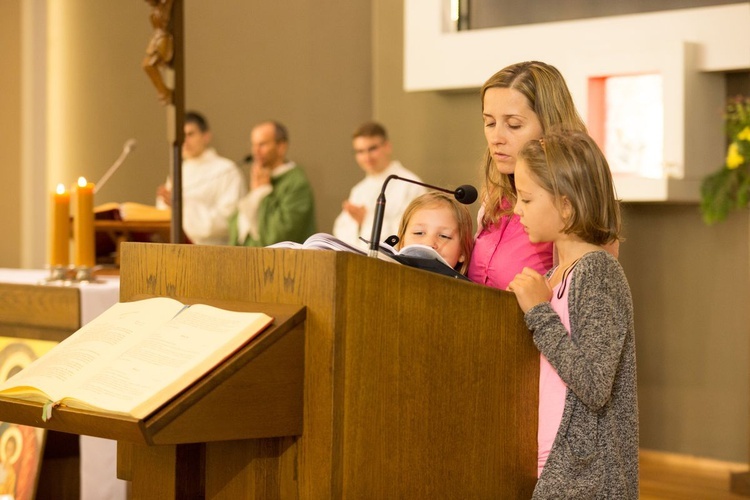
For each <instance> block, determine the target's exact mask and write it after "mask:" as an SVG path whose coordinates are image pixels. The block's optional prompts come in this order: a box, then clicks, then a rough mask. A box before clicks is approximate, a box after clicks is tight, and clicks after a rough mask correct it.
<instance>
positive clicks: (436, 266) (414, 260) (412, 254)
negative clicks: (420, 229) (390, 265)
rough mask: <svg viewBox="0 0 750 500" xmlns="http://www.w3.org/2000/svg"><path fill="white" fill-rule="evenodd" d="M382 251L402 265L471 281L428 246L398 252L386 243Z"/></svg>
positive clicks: (409, 247)
mask: <svg viewBox="0 0 750 500" xmlns="http://www.w3.org/2000/svg"><path fill="white" fill-rule="evenodd" d="M380 251H381V252H382V253H386V254H388V255H390V257H391V258H393V260H395V261H396V262H399V263H401V264H404V265H407V266H411V267H416V268H419V269H424V270H425V271H432V272H434V273H438V274H443V275H445V276H451V277H453V278H458V279H461V280H465V281H469V278H467V277H466V276H464V275H463V274H461V273H459V272H458V271H456V270H455V269H453V268H452V267H451V265H450V264H448V263H447V262H446V261H445V259H444V258H443V256H442V255H440V254H439V253H437V251H436V250H435V249H434V248H432V247H428V246H427V245H419V244H414V245H409V246H405V247H403V248H402V249H400V250H396V249H395V248H393V247H392V246H390V245H388V244H386V243H381V244H380Z"/></svg>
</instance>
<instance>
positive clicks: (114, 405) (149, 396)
mask: <svg viewBox="0 0 750 500" xmlns="http://www.w3.org/2000/svg"><path fill="white" fill-rule="evenodd" d="M272 321H273V318H271V317H270V316H267V315H265V314H263V313H250V312H235V311H227V310H224V309H219V308H217V307H212V306H208V305H204V304H195V305H192V306H186V305H184V304H182V303H181V302H179V301H177V300H175V299H170V298H166V297H156V298H151V299H144V300H140V301H136V302H120V303H118V304H115V305H114V306H112V307H111V308H109V309H107V310H106V311H105V312H104V313H102V314H101V315H100V316H98V317H97V318H95V319H94V320H93V321H91V322H89V323H87V324H86V325H85V326H84V327H83V328H81V329H80V330H78V331H77V332H75V333H74V334H73V335H71V336H70V337H68V338H67V339H65V340H64V341H63V342H61V343H60V344H58V345H57V346H55V347H54V348H53V349H52V350H51V351H49V352H48V353H46V354H45V355H43V356H41V357H40V358H38V359H37V360H35V361H34V362H33V363H31V364H30V365H28V366H27V367H26V368H24V369H23V370H21V371H20V372H18V373H17V374H16V375H14V376H13V377H11V378H9V379H8V380H6V381H5V382H3V383H2V384H0V396H3V397H9V398H17V399H23V400H28V401H35V402H39V403H43V404H44V405H45V407H44V416H43V419H44V420H47V419H48V418H49V417H50V416H51V411H52V408H53V407H55V406H58V405H63V406H68V407H71V408H80V409H86V410H93V411H102V412H107V413H114V414H119V415H126V416H131V417H134V418H137V419H142V418H144V417H147V416H148V415H150V414H151V413H152V412H153V411H155V410H157V409H158V408H160V407H161V406H163V405H164V404H165V403H166V402H168V401H169V400H170V399H172V398H173V397H174V396H176V395H178V394H179V393H180V392H182V391H183V390H184V389H186V388H187V387H189V386H190V385H191V384H192V383H193V382H195V381H197V380H198V379H200V378H201V377H202V376H203V375H205V374H206V373H208V372H209V371H210V370H211V369H213V368H214V367H216V366H218V365H219V364H221V362H222V361H223V360H225V359H226V358H228V357H229V356H230V355H231V354H232V353H234V352H236V351H237V350H238V349H240V348H241V347H242V346H243V345H245V344H246V343H247V342H248V341H249V340H250V339H252V338H253V337H255V336H256V335H258V334H259V333H260V332H261V331H263V330H264V329H265V328H266V327H267V326H268V325H269V324H270V323H271V322H272Z"/></svg>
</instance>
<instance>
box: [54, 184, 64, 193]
mask: <svg viewBox="0 0 750 500" xmlns="http://www.w3.org/2000/svg"><path fill="white" fill-rule="evenodd" d="M55 192H56V193H57V194H65V186H64V185H63V184H58V185H57V188H56V189H55Z"/></svg>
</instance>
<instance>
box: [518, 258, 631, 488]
mask: <svg viewBox="0 0 750 500" xmlns="http://www.w3.org/2000/svg"><path fill="white" fill-rule="evenodd" d="M567 286H569V287H570V291H569V293H568V309H569V312H570V329H571V336H568V332H567V331H566V330H565V327H564V326H563V324H562V323H561V321H560V318H559V316H558V315H557V313H555V311H554V310H553V309H552V307H551V306H550V304H549V303H548V302H545V303H542V304H538V305H536V306H534V307H533V308H531V309H529V310H528V311H527V312H526V315H525V320H526V324H527V325H528V327H529V329H530V330H531V332H532V333H533V338H534V344H536V346H537V348H538V349H539V351H540V352H541V353H542V354H544V355H545V356H546V357H547V359H548V360H549V362H550V364H552V366H553V367H554V368H555V369H556V370H557V373H558V374H559V375H560V378H562V380H563V381H564V382H565V383H566V385H567V386H568V390H567V394H566V397H565V407H564V410H563V415H562V421H561V422H560V428H559V430H558V431H557V436H556V437H555V442H554V444H553V445H552V450H551V451H550V455H549V458H548V459H547V463H546V465H545V467H544V470H543V471H542V475H541V477H540V478H539V481H537V485H536V488H535V490H534V496H533V498H575V499H585V498H597V499H598V498H617V499H620V498H624V499H630V498H638V399H637V392H636V366H635V335H634V329H633V301H632V298H631V296H630V287H629V286H628V282H627V278H626V277H625V273H624V272H623V270H622V267H620V264H619V263H618V262H617V260H616V259H615V258H614V257H612V256H611V255H610V254H608V253H607V252H605V251H597V252H591V253H588V254H586V255H584V256H583V257H582V258H581V259H580V260H579V261H578V263H577V264H576V265H575V268H574V270H573V272H572V274H571V275H570V278H569V283H568V285H567Z"/></svg>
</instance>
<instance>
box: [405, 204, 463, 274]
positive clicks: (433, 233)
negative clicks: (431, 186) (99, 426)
mask: <svg viewBox="0 0 750 500" xmlns="http://www.w3.org/2000/svg"><path fill="white" fill-rule="evenodd" d="M415 244H419V245H426V246H429V247H432V248H433V249H435V250H436V251H437V253H438V254H440V256H441V257H443V259H445V261H446V262H447V263H448V265H450V266H451V267H453V269H455V270H456V271H458V272H459V273H461V274H464V275H465V274H466V271H467V269H468V268H469V259H470V258H471V250H472V248H473V247H474V238H473V220H472V217H471V213H469V209H468V208H466V205H463V204H461V203H459V202H458V201H457V200H456V199H455V197H453V196H451V195H449V194H446V193H441V192H440V191H428V192H427V193H425V194H423V195H421V196H418V197H417V198H415V199H414V200H412V202H411V203H410V204H409V206H407V207H406V210H404V215H403V216H402V217H401V223H400V224H399V228H398V243H397V244H396V250H401V249H402V248H404V247H407V246H409V245H415Z"/></svg>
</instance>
